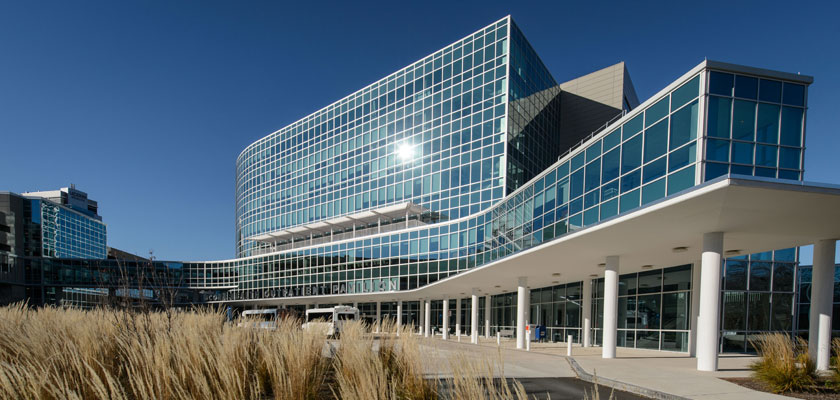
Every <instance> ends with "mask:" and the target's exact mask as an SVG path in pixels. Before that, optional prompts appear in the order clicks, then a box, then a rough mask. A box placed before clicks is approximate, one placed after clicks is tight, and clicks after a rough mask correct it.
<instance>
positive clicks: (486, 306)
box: [484, 294, 491, 339]
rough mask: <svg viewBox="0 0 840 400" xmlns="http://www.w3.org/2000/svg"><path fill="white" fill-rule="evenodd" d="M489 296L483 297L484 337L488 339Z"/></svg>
mask: <svg viewBox="0 0 840 400" xmlns="http://www.w3.org/2000/svg"><path fill="white" fill-rule="evenodd" d="M490 297H491V296H490V295H489V294H488V295H487V296H484V337H485V338H487V339H490Z"/></svg>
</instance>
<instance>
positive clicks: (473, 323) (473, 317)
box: [470, 289, 478, 344]
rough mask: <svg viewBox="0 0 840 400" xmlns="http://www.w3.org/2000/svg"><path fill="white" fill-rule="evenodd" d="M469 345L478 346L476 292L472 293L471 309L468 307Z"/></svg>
mask: <svg viewBox="0 0 840 400" xmlns="http://www.w3.org/2000/svg"><path fill="white" fill-rule="evenodd" d="M470 343H472V344H478V292H477V291H476V290H475V289H473V291H472V307H470Z"/></svg>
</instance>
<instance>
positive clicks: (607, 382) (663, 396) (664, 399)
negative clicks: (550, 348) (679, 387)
mask: <svg viewBox="0 0 840 400" xmlns="http://www.w3.org/2000/svg"><path fill="white" fill-rule="evenodd" d="M565 358H566V360H567V361H568V362H569V365H570V366H571V367H572V371H575V375H577V377H578V379H580V380H582V381H586V382H589V383H595V384H598V385H603V386H607V387H611V388H613V389H618V390H623V391H625V392H630V393H633V394H637V395H639V396H645V397H650V398H652V399H659V400H689V399H688V397H682V396H677V395H674V394H670V393H665V392H660V391H658V390H653V389H648V388H645V387H641V386H637V385H633V384H629V383H624V382H620V381H616V380H613V379H608V378H601V377H598V376H595V375H592V374H590V373H589V372H586V370H584V369H583V368H582V367H581V366H580V364H578V363H577V361H575V359H574V358H572V357H565Z"/></svg>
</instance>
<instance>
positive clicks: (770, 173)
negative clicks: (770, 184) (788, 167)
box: [755, 167, 776, 178]
mask: <svg viewBox="0 0 840 400" xmlns="http://www.w3.org/2000/svg"><path fill="white" fill-rule="evenodd" d="M755 176H761V177H765V178H775V177H776V170H775V169H773V168H759V167H755Z"/></svg>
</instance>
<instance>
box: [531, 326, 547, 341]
mask: <svg viewBox="0 0 840 400" xmlns="http://www.w3.org/2000/svg"><path fill="white" fill-rule="evenodd" d="M534 337H535V338H536V340H537V341H539V342H544V341H545V338H546V329H545V325H537V326H536V328H535V332H534Z"/></svg>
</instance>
